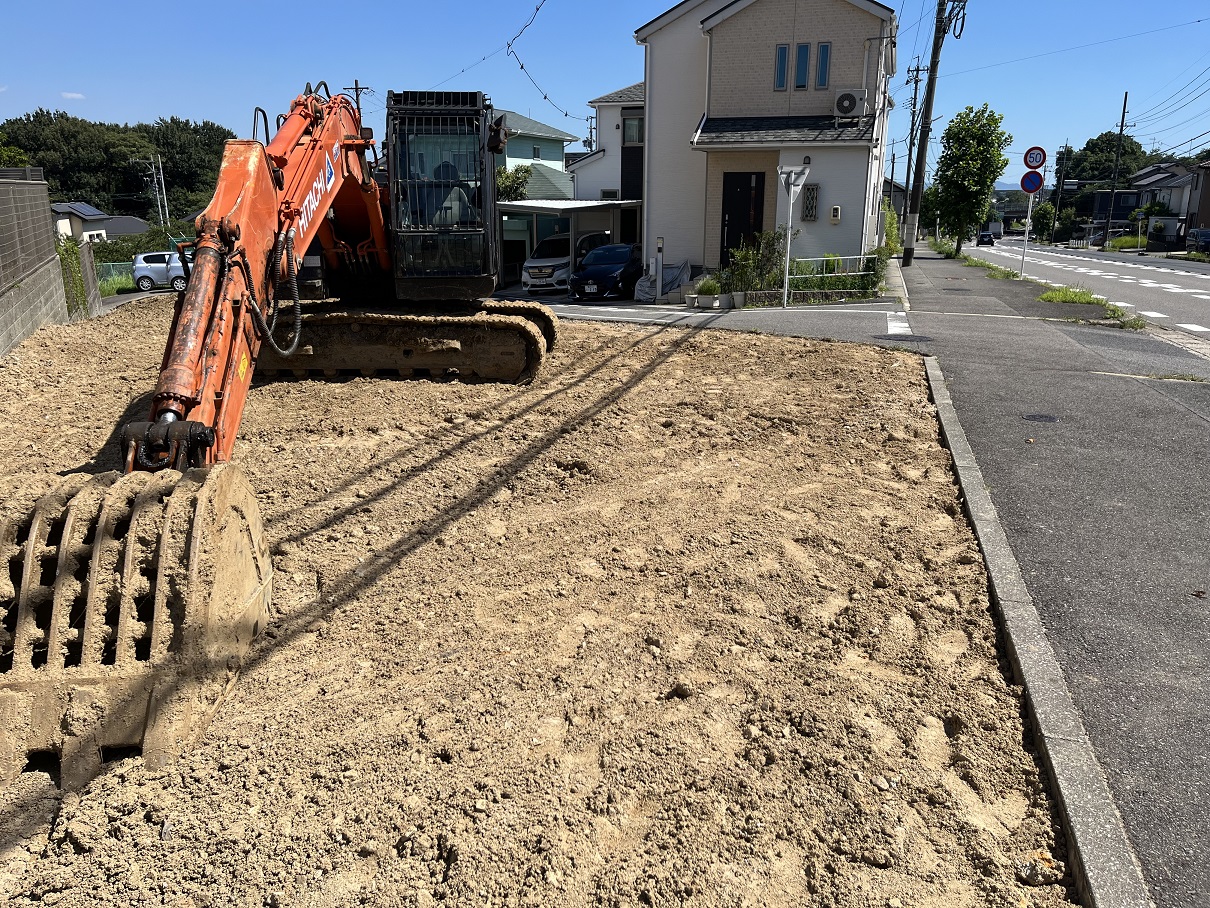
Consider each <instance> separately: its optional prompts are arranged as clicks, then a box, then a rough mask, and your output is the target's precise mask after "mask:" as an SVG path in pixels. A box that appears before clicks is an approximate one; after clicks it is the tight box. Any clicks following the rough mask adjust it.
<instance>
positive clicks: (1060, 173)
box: [1050, 139, 1071, 243]
mask: <svg viewBox="0 0 1210 908" xmlns="http://www.w3.org/2000/svg"><path fill="white" fill-rule="evenodd" d="M1070 157H1071V145H1069V144H1068V140H1067V139H1064V140H1063V147H1062V149H1060V151H1059V153H1058V154H1057V155H1055V217H1054V222H1053V223H1052V224H1051V225H1050V241H1051V242H1052V243H1053V242H1054V241H1055V231H1056V230H1058V229H1059V211H1060V210H1061V209H1062V207H1063V180H1064V178H1065V177H1066V176H1067V168H1068V166H1069V163H1070V162H1069V161H1068V158H1070Z"/></svg>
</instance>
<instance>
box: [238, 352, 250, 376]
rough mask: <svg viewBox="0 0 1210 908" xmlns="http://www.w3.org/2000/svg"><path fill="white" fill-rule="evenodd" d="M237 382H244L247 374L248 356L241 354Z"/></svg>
mask: <svg viewBox="0 0 1210 908" xmlns="http://www.w3.org/2000/svg"><path fill="white" fill-rule="evenodd" d="M238 371H239V380H240V381H243V380H244V375H245V374H246V373H247V372H248V354H247V353H241V354H240V355H239V370H238Z"/></svg>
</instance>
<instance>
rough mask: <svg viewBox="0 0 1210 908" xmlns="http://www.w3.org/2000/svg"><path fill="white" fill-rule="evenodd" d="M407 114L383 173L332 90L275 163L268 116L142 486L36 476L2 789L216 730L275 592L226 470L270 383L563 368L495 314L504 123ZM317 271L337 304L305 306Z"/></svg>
mask: <svg viewBox="0 0 1210 908" xmlns="http://www.w3.org/2000/svg"><path fill="white" fill-rule="evenodd" d="M386 100H387V103H386V141H385V148H384V149H383V151H384V153H383V155H382V156H381V157H379V156H378V155H377V147H376V143H375V141H374V139H373V135H372V131H371V130H370V129H369V128H366V127H364V126H363V125H362V120H361V116H360V112H359V110H358V108H357V106H356V105H355V104H354V103H353V102H352V101H351V100H350V99H349V98H348V97H346V96H344V95H339V94H338V95H330V93H329V92H328V91H327V87H326V85H325V84H324V83H322V82H321V83H319V84H318V85H317V86H316V87H315V88H314V89H313V88H312V87H311V86H310V85H308V86H307V88H306V90H305V91H304V92H303V93H302V94H301V95H299V96H298V97H297V98H295V99H294V101H293V103H292V104H291V105H290V109H289V112H288V113H286V114H283V115H281V116H279V117H278V119H277V124H276V125H277V130H276V133H275V135H274V136H273V138H272V140H271V141H268V144H263V143H262V142H261V141H258V139H257V134H258V127H259V126H260V125H262V124H263V126H264V134H265V139H266V140H268V139H269V122H268V115H267V114H266V113H265V112H264V111H263V110H261V109H260V108H258V109H257V111H256V114H255V115H254V127H253V137H252V138H251V139H248V140H232V141H229V142H227V144H226V146H225V148H224V152H223V159H222V164H221V167H220V171H219V177H218V184H217V188H216V190H215V193H214V198H213V200H212V201H211V202H210V205H209V206H208V207H207V208H206V210H205V211H204V212H203V213H202V214H201V215H200V216H199V217H198V219H197V222H196V225H195V226H196V233H197V238H196V240H195V241H194V242H193V243H191V244H188V245H190V246H192V267H191V269H190V271H189V273H188V275H187V276H188V284H187V287H186V289H185V290H184V291H183V292H181V293H180V294H179V295H178V297H177V301H176V310H175V315H174V318H173V322H172V327H171V330H170V333H169V336H168V341H167V346H166V349H165V353H164V358H163V363H162V366H161V369H160V374H159V380H158V383H157V385H156V388H155V392H154V396H153V399H152V404H151V412H150V414H149V415H148V418H147V419H146V420H141V421H137V422H133V423H130V424H127V425H126V426H124V427H122V430H121V434H120V438H121V449H122V456H123V468H124V469H123V470H122V471H116V470H115V471H113V472H110V473H103V474H100V475H86V474H69V475H67V476H47V477H19V478H16V479H15V480H13V481H12V482H11V483H10V485H12V487H13V488H14V491H13V492H11V493H10V494H8V495H7V496H0V560H2V563H3V566H4V568H5V569H3V570H0V609H2V610H3V622H2V624H0V784H4V783H5V782H7V781H11V780H12V779H13V778H14V777H15V776H16V775H17V774H18V773H20V772H21V771H22V770H23V769H24V768H25V767H27V766H38V767H46V766H50V767H53V766H54V765H56V764H57V765H58V767H59V771H60V773H61V780H62V784H63V785H64V786H65V787H78V786H80V785H83V784H85V783H86V782H87V781H88V780H90V779H91V778H92V777H94V776H95V775H96V773H97V772H98V771H100V769H101V766H102V764H103V762H104V761H105V760H106V758H107V757H108V756H111V755H112V754H114V753H119V754H121V753H129V752H130V751H131V750H141V752H142V754H143V758H144V759H145V761H146V762H147V763H148V764H149V765H152V766H155V765H161V764H163V763H165V762H166V761H169V760H171V759H172V758H173V757H174V756H176V755H177V754H179V753H180V752H181V751H182V750H183V749H184V748H186V747H187V746H188V744H189V742H190V741H191V740H192V739H193V738H195V737H196V736H197V734H198V733H199V732H200V731H202V730H203V729H204V728H205V726H206V724H207V723H208V721H209V719H210V718H211V717H212V715H213V713H214V712H215V710H217V708H218V705H219V702H220V701H221V698H222V696H223V694H224V692H225V691H226V690H227V689H228V688H229V686H230V685H231V684H232V683H233V681H234V679H235V677H236V675H237V673H238V670H239V668H240V665H241V663H242V660H243V658H244V656H245V655H246V653H247V651H248V647H249V645H250V644H251V642H252V640H253V638H255V637H256V636H257V634H259V633H260V631H261V630H262V629H263V628H264V627H265V625H266V624H267V622H268V621H269V607H270V599H271V594H272V565H271V562H270V558H269V551H268V546H267V543H266V540H265V534H264V531H263V528H262V524H261V518H260V514H259V510H258V508H257V504H256V498H255V496H254V494H253V491H252V488H251V486H250V484H249V483H248V481H247V479H246V478H245V477H244V475H243V474H242V473H241V471H240V470H239V468H238V467H236V466H234V465H233V464H231V463H230V462H229V461H230V458H231V454H232V450H233V448H234V446H235V441H236V436H237V433H238V430H239V425H240V418H241V415H242V413H243V410H244V405H245V402H246V400H247V398H248V394H249V391H250V388H251V384H252V379H253V375H254V374H258V373H265V372H274V373H287V374H292V375H298V376H304V375H328V376H332V375H338V374H344V373H348V372H356V373H361V374H378V373H383V372H385V373H388V374H390V375H398V376H403V377H430V378H437V379H442V378H457V379H459V380H471V381H474V380H486V381H505V382H527V381H530V380H531V379H532V378H533V377H534V375H535V374H536V373H537V371H538V369H539V368H540V366H541V364H542V361H543V357H544V355H545V354H546V353H547V352H549V350H550V349H552V348H553V346H554V343H555V340H556V321H555V318H554V316H553V314H552V313H551V312H550V311H549V310H548V309H546V308H545V307H543V306H540V305H537V304H531V303H521V302H504V301H495V300H491V299H486V297H489V296H490V295H491V293H492V292H493V291H494V290H495V288H496V285H497V277H498V275H499V273H500V257H501V243H500V224H499V220H498V218H497V217H496V214H495V207H494V203H495V167H494V159H493V155H494V154H495V153H499V152H501V151H502V150H503V149H504V145H505V142H506V141H507V127H506V124H505V122H504V118H503V117H499V118H494V116H493V111H492V108H491V104H490V101H488V100H487V98H486V97H485V96H484V95H483V94H482V93H476V92H389V93H388V95H387V99H386ZM371 156H373V157H374V159H375V161H376V165H377V166H373V165H372V164H371V160H370V158H371ZM185 246H186V244H182V251H186V250H185V248H184V247H185ZM182 258H183V259H186V258H187V256H182ZM304 261H307V262H311V261H314V262H316V263H317V264H316V267H315V268H313V269H311V270H312V271H313V272H314V274H318V277H317V278H315V279H314V280H312V281H310V283H311V284H317V285H319V286H320V287H321V288H322V292H320V293H318V294H315V295H317V296H318V298H317V299H306V300H304V299H302V298H301V297H302V294H300V272H302V271H303V263H304ZM314 274H313V275H312V276H313V277H314Z"/></svg>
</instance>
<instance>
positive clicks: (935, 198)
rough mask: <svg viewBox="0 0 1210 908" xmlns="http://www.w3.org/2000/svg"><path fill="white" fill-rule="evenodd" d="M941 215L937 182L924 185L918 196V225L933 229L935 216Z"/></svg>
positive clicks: (935, 220)
mask: <svg viewBox="0 0 1210 908" xmlns="http://www.w3.org/2000/svg"><path fill="white" fill-rule="evenodd" d="M940 216H941V195H940V191H939V190H938V189H937V184H936V183H934V184H933V185H932V186H927V187H925V190H924V192H923V193H922V194H921V196H920V226H921V227H922V228H923V229H925V230H932V229H934V225H935V224H936V223H937V218H939V217H940Z"/></svg>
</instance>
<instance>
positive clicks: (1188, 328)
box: [1177, 322, 1210, 332]
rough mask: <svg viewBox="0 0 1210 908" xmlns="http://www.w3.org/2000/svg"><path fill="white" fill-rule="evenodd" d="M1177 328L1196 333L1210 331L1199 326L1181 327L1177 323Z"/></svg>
mask: <svg viewBox="0 0 1210 908" xmlns="http://www.w3.org/2000/svg"><path fill="white" fill-rule="evenodd" d="M1177 327H1178V328H1184V329H1185V330H1186V331H1197V332H1202V331H1210V328H1204V327H1202V326H1201V325H1182V324H1180V323H1179V322H1178V323H1177Z"/></svg>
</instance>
